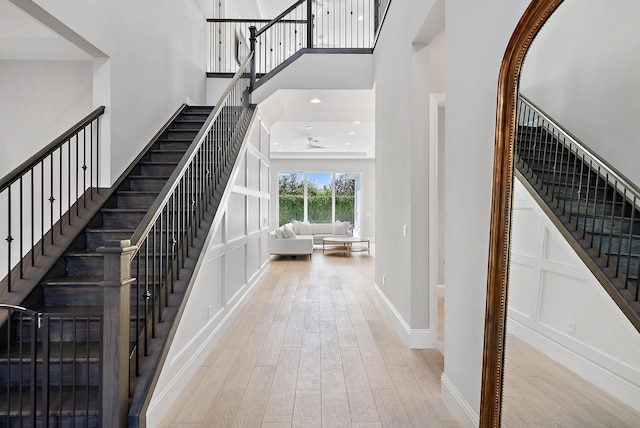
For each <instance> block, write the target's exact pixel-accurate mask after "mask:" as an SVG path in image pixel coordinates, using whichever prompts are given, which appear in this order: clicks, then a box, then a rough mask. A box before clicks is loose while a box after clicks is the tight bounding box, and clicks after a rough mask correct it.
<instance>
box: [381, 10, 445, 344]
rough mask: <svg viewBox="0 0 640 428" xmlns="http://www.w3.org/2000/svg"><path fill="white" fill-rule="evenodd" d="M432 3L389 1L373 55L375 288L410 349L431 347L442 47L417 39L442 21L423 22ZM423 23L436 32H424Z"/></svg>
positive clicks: (438, 27) (433, 342) (427, 40)
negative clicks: (434, 130) (434, 79)
mask: <svg viewBox="0 0 640 428" xmlns="http://www.w3.org/2000/svg"><path fill="white" fill-rule="evenodd" d="M418 3H419V4H418ZM437 4H438V2H436V1H426V2H424V1H423V2H392V3H391V6H390V8H389V11H388V13H387V17H386V20H385V24H384V26H383V28H382V33H381V35H380V37H379V39H378V44H377V46H376V49H375V51H374V81H375V90H376V286H377V288H378V290H379V293H380V294H381V298H382V301H383V302H384V303H385V304H386V307H387V309H388V310H389V313H390V314H391V316H392V318H393V319H394V320H395V321H396V327H397V329H398V331H399V333H400V334H401V337H402V338H403V340H404V341H405V342H406V343H407V344H408V345H410V346H412V347H430V346H435V343H436V337H435V336H436V334H435V333H436V332H435V331H433V332H432V329H431V326H430V325H429V288H428V263H427V250H428V247H427V243H428V224H429V223H428V191H427V189H428V184H429V183H428V172H429V171H428V135H429V126H428V117H429V94H430V93H432V92H433V90H432V88H431V86H430V85H431V78H430V76H436V75H438V74H439V73H437V72H436V71H435V70H436V69H438V68H439V67H441V64H442V63H443V62H444V58H443V57H444V49H442V48H440V49H438V48H437V47H436V45H437V44H438V43H437V42H436V43H435V44H434V45H433V46H432V45H431V44H433V43H434V39H433V38H432V39H429V38H428V37H427V36H425V34H431V35H432V37H433V36H434V35H435V34H437V33H438V30H439V29H440V28H441V27H442V25H443V24H444V22H442V16H441V17H440V18H439V19H431V20H430V19H429V18H430V15H429V14H430V13H431V12H432V10H433V9H436V8H435V7H433V6H434V5H437ZM429 20H430V21H433V22H430V23H429V24H428V25H427V27H428V26H429V25H431V26H436V28H424V26H423V25H422V24H423V23H424V22H427V21H429ZM440 90H441V89H440ZM405 226H406V236H405V235H404V230H405Z"/></svg>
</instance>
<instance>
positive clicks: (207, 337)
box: [146, 263, 268, 426]
mask: <svg viewBox="0 0 640 428" xmlns="http://www.w3.org/2000/svg"><path fill="white" fill-rule="evenodd" d="M267 272H268V263H265V264H264V265H263V266H262V267H261V272H260V273H259V274H258V275H256V276H254V278H253V279H254V281H253V283H250V284H248V285H249V286H248V287H245V293H244V294H243V295H242V296H239V298H238V299H237V301H236V302H235V304H234V305H233V306H232V307H231V308H229V310H228V311H226V313H224V316H223V318H222V319H220V321H219V322H218V323H217V325H215V326H214V327H213V328H212V329H205V330H203V331H202V332H201V334H200V335H199V336H198V337H197V338H194V340H192V341H191V343H199V344H200V345H199V346H198V348H197V349H195V350H193V351H192V354H191V355H190V356H189V359H188V360H187V361H185V362H184V363H182V366H181V368H180V370H179V372H178V373H177V374H176V376H175V377H174V378H173V379H172V380H171V382H169V384H168V385H167V387H166V388H164V390H163V391H155V392H154V394H153V397H152V399H151V403H149V407H148V409H147V414H146V419H147V420H146V424H147V426H159V425H160V423H161V422H162V419H163V418H164V417H165V416H166V414H167V412H169V410H171V406H172V405H173V403H175V401H176V400H177V399H178V397H179V396H180V394H181V393H182V391H184V389H185V388H186V386H187V385H188V384H189V382H190V381H191V379H192V378H193V376H195V374H196V373H197V371H198V369H199V368H200V366H201V365H202V364H203V362H204V361H205V360H206V359H207V357H208V356H209V354H210V353H211V351H212V349H213V347H214V346H215V345H216V344H217V343H218V341H219V340H220V338H221V337H222V335H223V334H224V333H225V332H226V331H227V328H228V327H229V325H231V323H232V322H233V320H234V319H235V317H236V316H237V315H238V313H240V311H241V310H242V309H243V308H244V306H245V305H246V303H247V302H248V300H249V298H250V297H251V296H252V295H253V293H254V291H255V290H256V289H257V288H258V286H259V285H260V284H261V283H262V282H263V281H264V279H265V277H266V275H267ZM214 319H215V318H214ZM174 360H175V359H174Z"/></svg>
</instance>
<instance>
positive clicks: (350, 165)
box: [271, 159, 376, 238]
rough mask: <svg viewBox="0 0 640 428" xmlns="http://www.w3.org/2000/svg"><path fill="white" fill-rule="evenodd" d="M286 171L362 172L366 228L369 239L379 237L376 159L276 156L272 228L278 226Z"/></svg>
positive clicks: (274, 161)
mask: <svg viewBox="0 0 640 428" xmlns="http://www.w3.org/2000/svg"><path fill="white" fill-rule="evenodd" d="M284 171H336V172H360V173H361V174H362V175H361V180H362V181H361V183H362V219H361V221H362V230H361V232H360V233H361V235H362V236H364V237H367V238H375V236H376V222H375V217H376V211H375V207H376V202H375V199H376V190H375V189H376V174H375V162H374V160H373V159H366V160H365V159H362V160H355V159H330V160H329V159H273V160H272V161H271V194H272V195H274V197H273V199H272V201H271V218H272V219H274V221H273V224H272V225H271V226H272V229H275V228H277V227H278V218H279V216H278V213H279V211H278V209H279V207H278V197H277V195H278V173H280V172H284Z"/></svg>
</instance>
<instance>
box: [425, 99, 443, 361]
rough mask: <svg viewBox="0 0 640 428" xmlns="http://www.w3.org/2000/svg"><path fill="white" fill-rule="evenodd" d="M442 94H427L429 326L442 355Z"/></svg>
mask: <svg viewBox="0 0 640 428" xmlns="http://www.w3.org/2000/svg"><path fill="white" fill-rule="evenodd" d="M445 102H446V96H445V94H438V93H434V94H429V229H428V230H429V244H428V245H429V254H428V258H429V318H430V319H429V329H430V330H431V332H432V333H431V334H432V335H433V338H434V343H435V345H436V348H438V349H439V350H440V352H442V353H443V354H444V343H442V342H440V341H439V340H438V270H439V266H438V253H439V252H440V251H442V249H440V248H439V243H438V230H439V228H440V227H443V226H444V221H443V220H444V219H440V218H439V216H438V195H439V193H440V186H441V183H440V182H439V181H440V180H439V177H440V171H439V166H440V164H439V161H438V159H439V155H440V153H439V151H440V150H439V143H440V142H439V138H438V137H439V135H440V129H439V127H438V124H439V119H440V118H439V109H440V107H444V106H445Z"/></svg>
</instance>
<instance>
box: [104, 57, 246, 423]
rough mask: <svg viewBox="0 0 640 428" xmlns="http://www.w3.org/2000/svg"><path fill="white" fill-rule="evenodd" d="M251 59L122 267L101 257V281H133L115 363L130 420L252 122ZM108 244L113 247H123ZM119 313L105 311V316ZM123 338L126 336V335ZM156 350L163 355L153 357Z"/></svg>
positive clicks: (141, 404)
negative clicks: (123, 377)
mask: <svg viewBox="0 0 640 428" xmlns="http://www.w3.org/2000/svg"><path fill="white" fill-rule="evenodd" d="M251 59H252V57H251V55H250V56H249V58H247V60H246V61H245V62H244V64H243V65H242V66H241V67H240V69H239V70H238V72H237V73H236V75H235V76H234V78H233V79H232V81H231V83H230V84H229V85H228V87H227V89H226V90H225V92H224V94H223V95H222V97H221V98H220V100H219V102H218V103H217V104H216V106H215V108H214V109H213V111H212V112H211V113H210V114H209V116H208V118H207V120H206V121H205V123H204V124H203V126H202V128H201V129H200V131H199V132H198V134H197V135H196V137H195V138H194V140H193V143H192V144H191V145H190V147H189V148H188V149H187V151H186V153H185V154H184V155H183V157H182V159H181V160H180V162H179V163H178V165H177V166H176V168H175V170H174V172H173V173H172V174H171V176H170V177H169V178H168V179H167V182H166V184H165V185H164V187H163V188H162V190H161V191H160V193H159V195H158V196H157V197H156V199H155V201H154V203H153V204H152V205H151V207H150V208H149V210H148V211H147V213H146V215H145V216H144V218H143V219H142V221H141V223H140V225H139V226H138V227H137V229H136V230H135V231H134V232H133V234H132V236H131V238H130V239H129V240H128V241H123V242H125V243H126V248H127V249H126V251H127V253H126V256H124V259H123V258H120V256H118V258H119V262H118V264H114V263H112V262H111V261H110V260H108V258H107V257H105V261H104V263H105V280H106V278H107V277H109V278H111V277H115V278H131V283H130V285H129V284H128V285H127V287H129V286H130V287H131V293H132V295H134V296H139V297H138V298H137V299H136V303H135V304H134V305H133V306H132V307H131V310H132V311H133V312H132V317H131V319H134V318H135V319H136V322H135V327H134V328H133V329H132V330H131V335H132V337H130V338H128V340H129V343H131V344H132V352H131V353H128V354H127V355H121V356H119V357H117V358H118V359H120V358H126V359H127V361H128V364H129V367H130V370H129V373H131V375H132V377H131V378H130V379H129V382H130V383H129V385H135V384H136V383H137V384H138V385H137V386H136V387H135V390H134V391H133V392H132V394H133V395H132V400H131V404H130V405H131V407H130V408H129V418H130V419H131V420H133V419H136V420H137V418H140V417H142V418H144V416H143V415H144V408H145V406H147V405H148V400H149V399H150V395H149V394H150V393H151V392H152V384H153V383H154V382H155V381H156V380H157V376H158V375H159V373H158V372H153V371H151V370H147V368H150V367H149V366H148V361H149V360H150V359H151V360H154V361H156V363H155V364H153V367H154V369H155V368H157V367H158V364H160V362H161V361H162V358H164V357H166V351H167V349H168V348H167V347H166V345H165V344H161V345H158V344H156V345H152V343H153V342H152V341H151V339H153V338H154V337H156V336H157V335H160V336H161V337H162V338H166V334H171V333H170V332H168V330H167V328H166V324H165V327H163V326H162V325H159V323H160V321H161V320H165V316H166V312H165V311H166V310H167V308H168V307H169V304H170V302H173V301H174V299H176V297H175V296H176V293H177V294H180V293H184V291H183V287H185V283H184V282H180V281H181V280H183V279H184V278H183V277H182V273H181V272H180V271H181V269H182V267H184V266H185V263H186V262H187V258H188V257H190V256H191V254H190V248H191V247H192V244H193V242H194V240H195V239H196V238H198V233H197V231H198V229H199V228H200V227H202V225H203V224H206V222H207V221H208V220H207V218H208V217H207V216H209V215H211V214H212V213H213V211H214V210H215V207H216V204H218V203H219V199H218V198H220V197H221V195H222V192H223V191H224V187H223V186H224V185H225V184H226V180H227V179H228V177H229V174H230V171H231V170H232V168H233V163H232V162H233V161H234V160H235V156H236V155H237V150H238V148H239V145H238V143H241V142H242V139H241V138H242V137H243V132H244V129H245V128H246V126H247V125H248V120H250V119H251V111H252V110H253V107H252V106H251V105H250V94H249V92H248V90H247V88H248V86H249V77H248V75H247V73H246V69H247V67H249V64H250V63H251ZM113 244H114V245H115V246H116V247H118V246H119V245H122V242H120V241H118V242H114V243H113ZM108 245H110V244H109V243H108ZM102 250H106V251H105V253H106V252H108V248H104V249H99V250H98V251H102ZM116 269H119V270H118V271H116ZM176 287H177V289H176ZM181 290H182V291H181ZM118 309H119V308H107V307H105V311H112V310H113V311H114V312H116V311H118ZM128 309H129V308H127V309H126V310H127V313H126V314H124V315H122V314H120V318H121V319H126V320H129V319H130V317H129V315H128ZM174 309H175V303H174ZM172 310H173V309H172ZM172 310H170V315H169V316H168V317H169V318H170V319H171V320H174V319H175V318H171V317H172V316H176V315H175V313H174V312H171V311H172ZM171 314H173V315H171ZM121 333H122V334H126V335H127V336H128V335H129V329H128V328H127V329H126V331H122V332H121ZM168 340H169V341H170V337H169V338H168ZM167 343H169V342H167ZM158 346H160V349H161V350H162V351H161V352H156V351H151V348H152V347H155V349H158ZM114 358H115V356H114ZM145 364H146V365H145ZM160 365H161V364H160ZM138 376H139V377H138ZM134 377H137V379H134ZM122 398H123V397H120V398H119V399H122ZM126 398H127V397H124V399H126Z"/></svg>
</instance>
